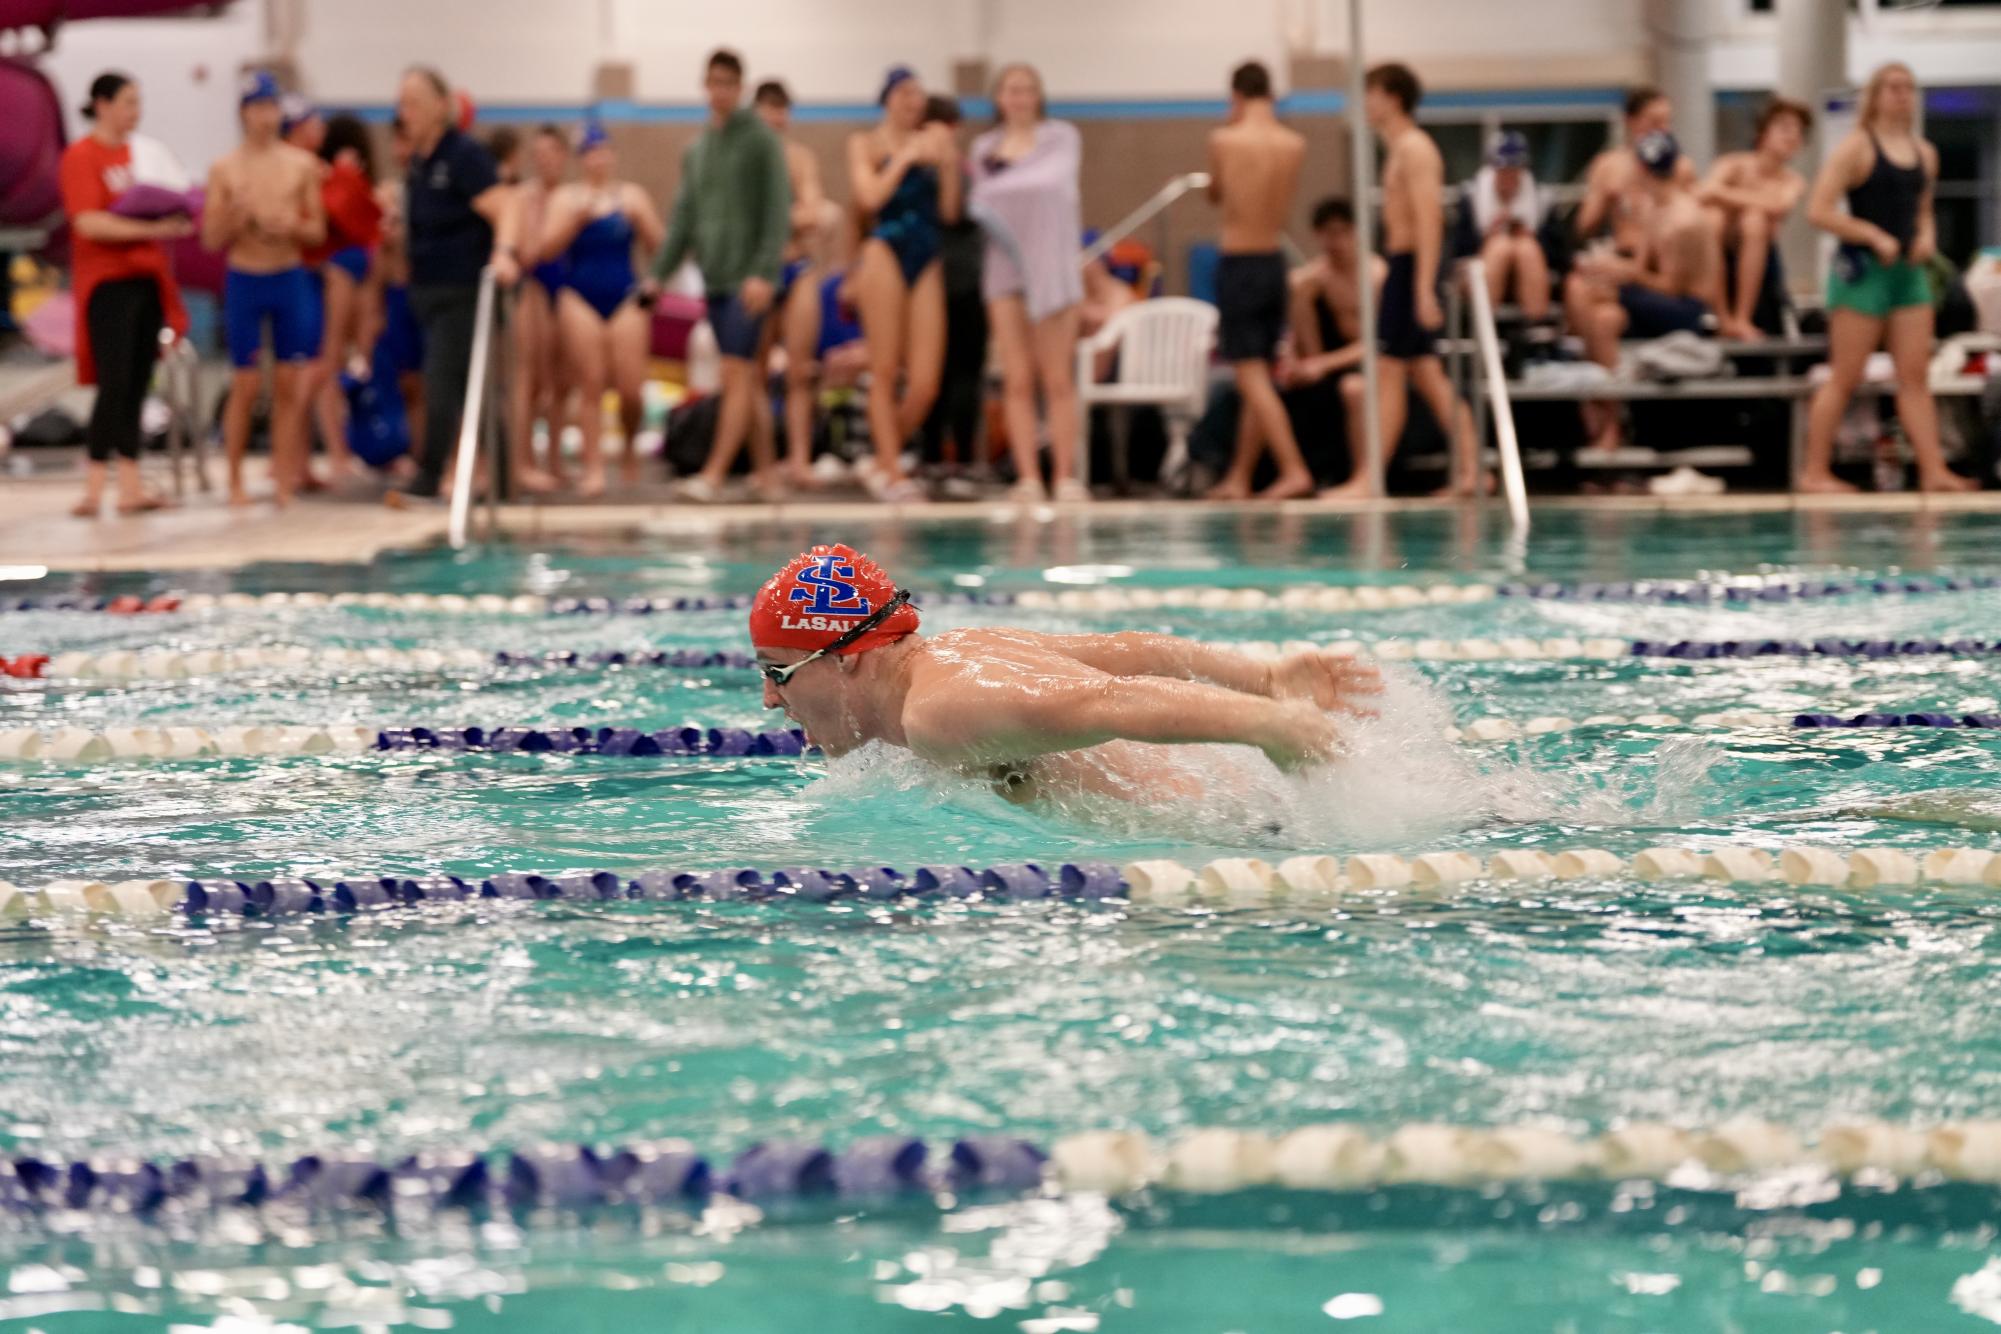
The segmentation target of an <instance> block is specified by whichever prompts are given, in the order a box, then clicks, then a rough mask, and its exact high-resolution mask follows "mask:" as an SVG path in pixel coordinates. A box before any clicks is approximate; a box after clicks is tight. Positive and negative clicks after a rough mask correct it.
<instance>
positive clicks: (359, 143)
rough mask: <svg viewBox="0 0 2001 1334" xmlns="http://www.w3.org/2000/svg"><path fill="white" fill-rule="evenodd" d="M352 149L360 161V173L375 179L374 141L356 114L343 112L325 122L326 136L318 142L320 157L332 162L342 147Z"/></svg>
mask: <svg viewBox="0 0 2001 1334" xmlns="http://www.w3.org/2000/svg"><path fill="white" fill-rule="evenodd" d="M349 148H351V149H353V150H354V155H355V157H356V158H357V159H358V160H359V161H360V164H361V172H362V175H364V176H366V177H368V179H369V180H371V181H372V180H374V179H375V143H374V140H373V138H372V137H371V136H370V135H369V133H368V127H367V126H366V125H363V124H362V123H361V118H360V117H358V116H350V115H348V114H346V113H345V112H343V113H342V114H340V115H338V116H335V117H334V118H333V119H331V120H329V121H328V122H327V137H326V139H325V140H324V141H322V142H321V144H320V157H321V158H323V159H324V160H326V161H328V162H332V161H333V160H334V159H335V158H337V157H339V156H340V154H341V150H342V149H349Z"/></svg>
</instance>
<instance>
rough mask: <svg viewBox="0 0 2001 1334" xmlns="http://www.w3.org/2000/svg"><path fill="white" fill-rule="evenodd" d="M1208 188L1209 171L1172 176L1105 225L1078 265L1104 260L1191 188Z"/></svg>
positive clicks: (1078, 257) (1081, 255)
mask: <svg viewBox="0 0 2001 1334" xmlns="http://www.w3.org/2000/svg"><path fill="white" fill-rule="evenodd" d="M1208 188H1209V173H1208V172H1206V171H1191V172H1189V173H1187V174H1186V175H1183V176H1175V177H1171V178H1170V179H1169V180H1168V182H1167V184H1166V185H1163V186H1161V187H1160V188H1159V189H1158V190H1155V191H1154V192H1153V194H1152V196H1151V197H1150V198H1148V199H1147V200H1146V202H1145V203H1143V204H1141V205H1140V206H1139V207H1138V208H1136V209H1134V210H1133V211H1132V212H1130V213H1128V214H1126V215H1125V216H1124V217H1123V218H1120V219H1119V220H1118V221H1117V222H1115V223H1113V224H1112V225H1111V226H1109V227H1107V228H1105V230H1104V231H1102V232H1100V233H1099V234H1098V239H1097V240H1095V241H1093V242H1091V244H1089V245H1087V246H1085V247H1084V249H1083V252H1082V253H1081V254H1079V255H1078V256H1077V267H1078V268H1080V269H1081V268H1088V267H1089V266H1091V265H1092V264H1095V263H1097V262H1098V261H1099V260H1100V259H1103V258H1104V257H1105V255H1106V253H1107V252H1108V251H1110V250H1111V248H1112V247H1113V246H1115V245H1117V244H1118V243H1119V242H1121V241H1123V240H1125V239H1126V238H1127V237H1128V236H1131V235H1132V234H1133V233H1134V232H1136V231H1138V230H1139V229H1140V228H1141V227H1144V226H1145V225H1146V224H1147V223H1148V222H1149V221H1151V220H1152V219H1153V217H1154V215H1156V214H1158V213H1159V212H1160V211H1161V210H1162V209H1164V208H1166V207H1167V206H1168V205H1170V204H1172V203H1174V201H1175V200H1177V199H1179V198H1181V196H1183V195H1185V194H1187V193H1188V192H1189V191H1191V190H1206V189H1208Z"/></svg>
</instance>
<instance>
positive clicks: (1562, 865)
mask: <svg viewBox="0 0 2001 1334" xmlns="http://www.w3.org/2000/svg"><path fill="white" fill-rule="evenodd" d="M1550 868H1551V869H1552V870H1553V871H1555V872H1556V878H1557V879H1559V880H1605V879H1609V878H1610V877H1612V876H1615V875H1618V874H1620V873H1621V872H1622V871H1624V870H1625V869H1626V863H1625V860H1624V859H1623V858H1621V857H1620V856H1619V855H1618V854H1617V853H1615V852H1607V851H1605V850H1604V849H1603V848H1573V849H1571V850H1569V851H1567V852H1559V853H1558V854H1556V857H1555V859H1554V860H1553V861H1552V862H1551V863H1550Z"/></svg>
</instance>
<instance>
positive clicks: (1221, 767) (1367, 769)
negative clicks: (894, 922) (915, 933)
mask: <svg viewBox="0 0 2001 1334" xmlns="http://www.w3.org/2000/svg"><path fill="white" fill-rule="evenodd" d="M1451 721H1452V719H1451V710H1450V707H1449V705H1448V704H1447V703H1446V700H1445V698H1444V696H1443V695H1442V694H1441V693H1439V691H1438V690H1436V689H1435V688H1434V687H1432V686H1431V685H1429V684H1428V683H1426V682H1425V681H1424V680H1423V679H1421V678H1419V677H1417V676H1415V675H1414V674H1410V673H1405V672H1401V671H1395V670H1391V671H1386V672H1385V673H1384V676H1383V693H1382V695H1381V697H1380V699H1379V700H1378V701H1377V703H1376V716H1375V717H1372V718H1356V719H1344V722H1343V726H1344V730H1345V732H1346V738H1347V745H1346V750H1345V753H1344V754H1343V755H1342V756H1341V758H1339V759H1338V760H1336V761H1335V762H1333V763H1331V764H1326V765H1321V766H1317V767H1315V768H1313V769H1309V770H1304V771H1301V772H1297V773H1286V772H1282V771H1281V770H1279V769H1278V768H1277V767H1276V766H1274V765H1273V764H1272V763H1271V761H1270V760H1268V759H1267V758H1266V757H1265V756H1264V754H1263V753H1262V752H1260V751H1258V750H1257V749H1255V748H1253V747H1250V746H1230V745H1201V746H1196V745H1186V746H1158V745H1148V744H1143V743H1139V742H1110V743H1107V744H1105V745H1102V746H1097V747H1093V748H1092V749H1090V750H1088V751H1080V752H1073V753H1071V754H1069V755H1067V756H1065V757H1063V762H1062V769H1063V772H1062V774H1061V775H1059V776H1056V777H1055V778H1052V779H1047V780H1045V781H1043V782H1041V783H1040V784H1039V790H1038V793H1037V800H1036V801H1035V803H1034V804H1033V806H1032V807H1023V806H1020V805H1017V804H1016V803H1014V802H1011V801H1009V800H1007V799H1006V798H1005V797H1003V796H1002V795H1001V794H1000V793H999V792H998V791H997V790H996V788H995V785H994V783H993V782H992V781H990V780H989V779H988V778H987V777H985V776H983V775H978V774H970V773H966V772H959V771H954V770H950V769H946V768H944V767H941V766H939V765H935V764H932V763H930V762H929V761H926V760H922V759H919V758H918V757H917V756H915V755H913V754H911V753H910V752H909V751H907V750H904V749H901V748H900V747H895V746H891V745H888V744H886V743H883V742H871V743H869V744H868V745H865V746H863V747H861V748H859V749H858V750H856V751H854V752H852V753H851V754H848V755H845V756H842V757H840V758H838V759H835V760H832V761H830V762H829V764H828V769H827V773H826V776H825V777H823V778H821V779H819V780H817V781H815V782H814V783H812V784H810V785H809V786H808V787H807V788H806V790H805V793H804V794H803V795H804V796H805V798H806V799H807V800H812V801H819V802H825V803H829V804H832V803H849V802H854V801H857V800H866V799H867V798H869V797H870V796H874V795H882V794H886V793H889V792H913V791H922V792H925V793H927V794H929V795H930V796H931V797H932V798H933V799H934V801H936V802H937V804H938V805H939V806H941V807H944V808H948V809H950V808H956V809H960V810H967V811H973V812H977V813H978V814H980V815H981V816H983V817H986V818H988V819H994V820H998V821H1001V822H1003V823H1007V824H1012V825H1015V826H1017V827H1025V828H1027V827H1033V826H1035V825H1037V824H1040V823H1045V822H1046V821H1047V819H1048V817H1050V816H1054V817H1055V818H1057V819H1058V820H1060V821H1062V822H1063V823H1066V824H1071V825H1083V826H1089V827H1093V828H1098V829H1103V830H1105V831H1107V832H1111V833H1116V834H1119V835H1121V836H1125V837H1132V838H1147V839H1179V840H1187V841H1195V842H1201V843H1220V844H1226V845H1238V846H1245V847H1259V848H1274V849H1275V848H1294V849H1299V850H1302V851H1304V850H1316V851H1317V850H1326V849H1330V848H1343V847H1347V848H1371V849H1373V848H1387V847H1396V846H1406V845H1415V844H1419V843H1424V842H1427V841H1431V840H1434V839H1437V838H1440V837H1442V836H1444V835H1446V834H1450V833H1452V832H1455V831H1458V830H1463V829H1467V828H1471V827H1473V826H1475V825H1480V824H1484V823H1489V822H1493V821H1501V822H1508V823H1513V822H1532V821H1539V820H1548V819H1552V818H1555V817H1557V816H1558V815H1561V816H1563V817H1564V818H1565V819H1567V820H1569V821H1572V822H1582V823H1586V824H1600V825H1613V826H1624V825H1633V824H1653V823H1658V822H1662V821H1666V820H1669V819H1672V818H1674V816H1675V813H1676V812H1683V811H1686V810H1687V809H1688V808H1689V807H1690V806H1691V805H1695V804H1699V792H1698V790H1699V788H1700V787H1701V786H1702V785H1703V784H1704V783H1705V782H1706V774H1707V772H1708V770H1709V768H1710V766H1711V765H1712V764H1713V762H1714V756H1713V753H1712V751H1711V748H1710V747H1708V746H1707V745H1705V744H1704V743H1702V742H1699V741H1687V740H1677V741H1671V742H1669V743H1667V744H1665V745H1663V746H1661V747H1660V748H1659V750H1658V751H1657V752H1656V756H1655V764H1654V765H1653V767H1652V769H1651V771H1647V770H1641V769H1635V770H1633V771H1630V772H1623V773H1613V774H1610V775H1605V776H1602V777H1601V779H1600V780H1599V781H1598V782H1597V783H1596V784H1595V785H1594V784H1593V783H1592V781H1591V780H1589V779H1587V778H1586V777H1585V776H1583V775H1580V774H1578V773H1576V772H1575V771H1573V770H1569V769H1563V770H1556V769H1541V768H1537V767H1534V766H1532V765H1530V764H1528V763H1525V762H1520V761H1515V760H1510V759H1508V758H1506V757H1505V756H1503V755H1501V754H1499V753H1496V752H1486V753H1480V752H1475V751H1473V750H1470V749H1468V748H1466V747H1463V746H1460V745H1456V744H1454V743H1453V742H1451V741H1449V740H1447V739H1446V730H1447V728H1448V727H1449V725H1450V724H1451ZM1643 785H1644V786H1643Z"/></svg>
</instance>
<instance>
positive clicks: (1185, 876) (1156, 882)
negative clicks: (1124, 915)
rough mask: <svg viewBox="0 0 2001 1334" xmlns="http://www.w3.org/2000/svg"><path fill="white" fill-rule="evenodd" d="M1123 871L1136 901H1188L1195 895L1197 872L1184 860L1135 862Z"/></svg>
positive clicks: (1127, 890) (1172, 902)
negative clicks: (1184, 863) (1186, 865)
mask: <svg viewBox="0 0 2001 1334" xmlns="http://www.w3.org/2000/svg"><path fill="white" fill-rule="evenodd" d="M1119 874H1121V875H1123V876H1124V877H1125V881H1126V893H1127V896H1128V897H1129V898H1130V899H1131V900H1132V901H1133V902H1134V903H1165V904H1179V903H1186V902H1188V901H1189V900H1190V899H1191V898H1193V897H1194V894H1195V873H1194V872H1193V871H1191V870H1189V869H1188V868H1187V867H1185V866H1183V865H1182V864H1181V863H1180V862H1171V861H1146V862H1132V863H1130V864H1129V865H1127V866H1125V867H1124V868H1123V869H1122V870H1121V871H1120V872H1119Z"/></svg>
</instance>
